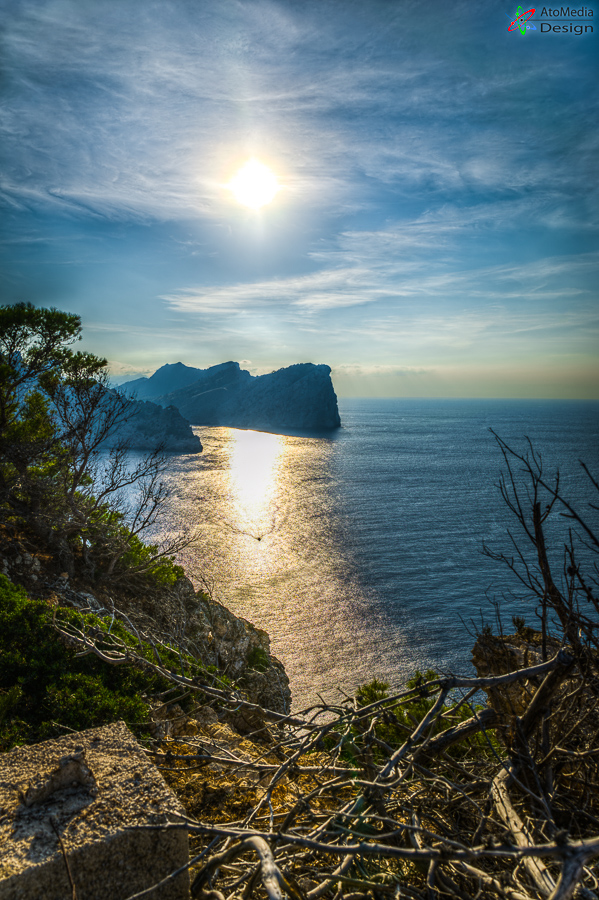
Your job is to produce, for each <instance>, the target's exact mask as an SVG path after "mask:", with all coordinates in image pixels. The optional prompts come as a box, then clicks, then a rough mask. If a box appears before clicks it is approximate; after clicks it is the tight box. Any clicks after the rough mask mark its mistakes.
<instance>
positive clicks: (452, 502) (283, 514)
mask: <svg viewBox="0 0 599 900" xmlns="http://www.w3.org/2000/svg"><path fill="white" fill-rule="evenodd" d="M340 412H341V418H342V421H343V427H342V428H341V429H340V430H339V431H338V432H337V433H335V435H334V436H333V437H331V436H322V435H321V436H310V437H306V436H302V437H297V436H296V437H293V436H282V435H270V434H263V433H258V432H251V431H241V430H236V429H230V428H199V429H197V432H198V433H199V434H200V437H201V439H202V442H203V444H204V452H203V453H202V454H201V455H200V456H183V457H176V456H174V457H172V458H171V466H170V469H169V475H168V477H169V481H170V483H171V485H172V487H173V500H172V504H171V509H170V512H169V524H170V526H171V527H173V528H177V527H179V526H181V525H189V526H191V527H194V528H196V529H197V532H198V540H197V542H196V544H195V545H194V546H193V548H189V549H188V550H187V551H186V553H185V554H184V555H183V559H182V561H183V563H184V564H185V566H186V568H187V569H188V571H189V572H190V574H191V575H192V577H193V578H194V580H195V581H196V583H199V581H200V579H201V578H203V579H205V580H206V581H207V582H208V583H209V585H210V586H211V588H212V589H213V590H214V594H215V596H216V597H217V598H218V599H220V600H222V602H224V603H225V604H226V605H228V606H229V607H230V608H231V609H232V610H233V611H234V612H236V613H237V614H239V615H242V616H244V617H246V618H248V619H250V620H251V621H252V622H254V623H255V624H256V625H258V626H259V627H261V628H264V629H266V630H267V631H268V632H269V634H270V636H271V639H272V646H273V650H274V652H275V653H276V654H277V656H279V658H280V659H281V660H282V661H283V662H284V664H285V666H286V669H287V672H288V674H289V676H290V679H291V682H292V688H293V696H294V706H295V707H296V708H298V709H299V708H300V707H302V706H305V705H307V704H308V703H309V702H311V701H312V700H314V699H315V698H316V696H317V694H318V693H319V692H321V693H324V694H325V695H326V696H328V697H332V696H333V688H334V687H335V686H339V687H340V688H342V689H343V690H346V691H348V692H351V691H352V690H353V689H354V688H355V687H356V686H357V685H359V684H360V683H363V682H364V681H367V680H369V679H370V678H372V677H373V676H375V675H376V676H377V677H379V678H383V679H385V680H387V681H390V682H392V683H399V682H401V681H402V680H403V679H404V678H406V677H407V676H409V675H410V674H411V673H412V672H413V671H414V669H415V668H417V667H419V668H421V669H423V668H427V667H429V666H433V667H437V668H439V669H441V670H453V671H456V670H461V671H470V648H471V645H472V643H473V638H472V635H471V634H470V633H469V632H468V630H467V628H466V627H465V626H464V624H463V622H465V623H466V624H467V625H468V626H469V627H472V626H471V624H470V623H471V622H472V620H474V621H475V622H476V623H477V624H478V625H479V626H480V622H481V610H482V614H483V615H484V616H485V617H486V618H487V619H492V617H493V608H492V606H491V604H490V602H489V599H488V598H489V597H493V596H495V597H497V598H500V597H502V596H504V597H505V599H503V600H502V609H503V615H504V618H505V621H506V623H507V624H508V625H509V624H510V622H511V616H512V614H514V613H518V614H525V615H528V618H529V619H530V618H531V610H530V609H527V608H526V606H525V604H524V603H523V601H522V600H520V599H519V598H518V597H516V596H513V595H512V594H511V593H510V591H511V590H512V589H516V587H517V586H516V585H515V584H514V583H513V582H512V581H509V580H508V578H507V572H504V571H503V570H501V569H500V568H498V567H497V566H496V565H494V564H493V563H491V562H490V561H489V560H488V559H486V558H485V557H483V556H482V555H481V552H480V551H481V544H482V540H483V539H485V540H486V541H487V542H489V543H491V544H493V545H495V546H496V547H499V546H501V547H504V548H506V547H507V539H506V536H505V530H506V527H507V526H508V525H509V524H511V523H510V520H509V517H508V515H507V513H506V510H505V509H504V507H503V506H502V504H501V502H500V500H499V497H498V491H497V488H496V484H497V481H498V477H499V473H500V470H501V465H502V460H501V456H500V453H499V451H498V449H497V446H496V444H495V441H494V439H493V437H492V435H490V433H489V430H488V429H489V427H493V428H494V429H495V430H496V431H497V432H498V433H499V434H500V435H501V436H502V437H503V438H504V439H506V440H508V441H509V442H512V443H513V444H514V446H516V447H519V448H523V446H524V444H523V440H522V438H523V436H524V435H528V436H529V437H530V438H531V439H532V440H533V441H534V443H535V446H536V447H537V448H538V449H539V450H541V451H542V453H543V456H544V459H545V463H546V465H547V468H548V470H549V469H551V468H552V467H553V466H555V465H556V464H559V466H560V468H561V469H562V471H563V476H564V480H563V484H564V486H565V487H566V488H567V490H568V491H569V492H570V493H571V494H572V495H574V496H578V497H579V499H581V500H582V499H585V498H587V496H588V494H589V492H588V490H587V487H586V484H585V483H584V481H583V479H582V478H581V474H580V470H579V466H578V463H577V460H578V458H579V457H580V458H583V459H584V460H585V461H586V462H587V463H588V464H589V466H591V467H592V468H594V469H595V471H597V470H598V469H599V454H598V448H599V404H598V403H590V402H588V403H584V402H561V401H560V402H557V401H555V402H554V401H498V400H496V401H492V400H488V401H478V400H443V401H434V400H351V401H350V400H346V401H342V402H341V403H340ZM462 620H463V621H462Z"/></svg>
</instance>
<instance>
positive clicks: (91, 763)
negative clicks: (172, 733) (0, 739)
mask: <svg viewBox="0 0 599 900" xmlns="http://www.w3.org/2000/svg"><path fill="white" fill-rule="evenodd" d="M184 815H185V813H184V810H183V808H182V807H181V805H180V804H179V801H178V800H177V799H176V797H175V796H174V795H173V794H172V792H171V791H170V789H169V788H168V787H167V785H166V784H165V782H164V779H163V778H162V776H161V775H160V773H159V771H158V769H157V768H156V767H155V766H154V765H153V764H152V763H150V762H149V761H148V759H147V758H146V755H145V754H144V753H143V751H142V750H141V748H140V746H139V744H138V743H137V741H136V740H135V738H134V737H133V735H132V734H131V732H130V731H129V729H128V728H127V726H126V725H125V724H124V723H123V722H117V723H114V724H112V725H106V726H104V727H102V728H92V729H89V730H88V731H82V732H78V733H77V734H71V735H69V736H67V737H63V738H59V739H58V740H54V741H45V742H44V743H42V744H36V745H33V746H28V747H19V748H17V749H15V750H11V751H9V752H8V753H3V754H0V900H70V898H71V897H72V896H73V891H72V888H71V883H70V879H69V875H68V871H67V862H68V868H69V869H70V873H71V878H72V880H73V883H74V885H75V888H76V894H77V900H126V898H127V897H130V896H131V895H133V894H135V893H137V892H139V891H142V890H144V889H146V888H149V887H150V886H152V885H153V884H156V883H158V882H159V881H161V880H162V879H164V878H166V877H167V876H168V875H170V874H171V873H172V872H174V871H175V870H176V869H178V868H179V867H181V866H183V865H185V864H186V863H187V861H188V859H189V847H188V836H187V829H186V827H185V825H184V823H183V822H182V817H183V816H184ZM167 823H179V824H178V825H176V827H172V828H160V827H156V826H165V825H167ZM148 826H154V827H148ZM59 836H60V840H59ZM61 844H62V846H61ZM65 857H66V861H65ZM188 897H189V876H188V873H187V872H185V873H184V874H181V875H179V876H177V878H175V879H173V880H171V881H170V882H168V883H167V884H166V885H164V886H163V887H161V888H159V889H157V890H155V891H152V893H151V894H149V895H148V900H188Z"/></svg>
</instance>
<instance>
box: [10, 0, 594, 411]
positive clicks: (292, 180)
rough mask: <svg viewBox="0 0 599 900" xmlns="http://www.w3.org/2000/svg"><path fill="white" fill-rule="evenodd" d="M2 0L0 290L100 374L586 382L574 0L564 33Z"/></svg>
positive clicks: (490, 7) (237, 5) (455, 6)
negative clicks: (259, 175) (67, 315)
mask: <svg viewBox="0 0 599 900" xmlns="http://www.w3.org/2000/svg"><path fill="white" fill-rule="evenodd" d="M0 7H2V28H3V36H2V45H3V46H2V58H3V63H2V67H3V68H2V73H1V77H0V89H1V90H2V93H3V106H2V111H1V112H0V131H1V134H2V137H1V147H2V150H1V151H0V152H1V154H2V156H1V160H0V204H1V206H2V210H1V216H2V226H1V227H2V233H1V235H0V254H1V276H0V286H1V292H2V302H3V303H13V302H17V301H19V300H29V301H31V302H33V303H36V304H38V305H46V306H48V305H55V306H57V307H59V308H61V309H66V310H69V311H72V312H76V313H78V314H79V315H81V317H82V320H83V324H84V335H85V339H84V346H85V347H86V348H88V349H90V350H93V351H94V352H96V353H98V354H101V355H103V356H106V357H108V359H109V360H110V364H111V369H112V371H113V373H114V375H115V376H117V377H120V378H125V377H137V376H138V375H140V374H150V373H151V372H153V371H154V370H155V369H156V368H157V367H158V366H160V365H162V364H164V363H166V362H176V361H178V360H181V361H182V362H185V363H187V364H188V365H195V366H200V367H205V366H208V365H212V364H215V363H219V362H223V361H225V360H227V359H236V360H239V361H245V364H246V366H247V367H248V368H249V369H250V370H251V371H252V372H254V373H257V372H264V371H270V370H272V369H274V368H278V367H280V366H283V365H289V364H291V363H295V362H307V361H311V362H315V363H319V362H326V363H328V364H329V365H330V366H332V368H333V378H334V383H335V386H336V388H337V390H338V392H339V393H340V394H341V395H363V396H394V395H399V396H498V397H509V396H513V397H521V396H522V397H598V396H599V364H598V361H597V351H598V348H599V339H598V338H599V329H598V320H599V303H598V299H597V291H598V285H599V277H598V275H597V262H598V258H599V244H598V240H597V236H598V225H599V213H598V203H597V200H598V192H599V187H598V186H599V179H598V177H597V175H598V172H597V148H598V144H599V125H598V123H599V115H598V103H597V97H598V85H599V79H598V77H597V76H598V74H599V73H598V69H599V65H598V61H599V43H598V41H599V14H598V10H597V5H596V4H595V3H591V4H590V5H589V3H587V4H586V9H587V10H591V11H592V12H593V13H594V15H593V17H589V18H587V19H585V20H584V21H585V22H587V23H592V24H593V27H594V31H593V33H592V34H591V33H587V34H583V35H582V36H580V37H579V36H576V35H575V34H572V33H553V32H552V33H549V34H547V33H544V34H541V33H540V29H539V28H537V31H536V32H531V31H529V32H528V33H527V34H526V35H525V36H522V35H520V34H519V33H518V32H515V33H514V32H512V33H508V31H507V28H508V25H509V24H510V17H515V7H513V8H512V7H511V6H510V5H509V3H503V2H495V0H488V2H482V3H477V4H473V3H465V2H460V0H457V2H451V3H450V2H447V0H427V2H426V3H423V2H420V3H416V2H412V0H380V2H377V0H374V2H373V0H369V2H365V0H362V2H359V3H358V2H346V0H335V2H331V0H301V2H299V0H295V2H283V0H274V2H273V0H268V2H260V0H243V2H237V0H236V2H231V0H193V2H191V0H190V2H186V0H163V2H148V0H126V2H124V0H35V2H16V0H15V2H11V0H3V2H0ZM574 8H576V9H579V8H581V7H579V6H576V7H572V9H574ZM539 12H540V8H538V9H537V13H539ZM570 21H573V22H578V21H579V20H578V19H577V18H572V19H571V20H570ZM580 21H583V20H582V19H581V20H580ZM250 157H256V158H258V159H259V160H261V161H262V162H264V163H265V164H267V165H268V166H269V167H270V168H271V169H272V170H273V171H274V172H275V173H276V174H277V176H278V178H279V183H280V185H281V189H280V191H279V193H278V195H277V197H276V198H275V200H274V201H273V202H272V204H270V205H268V206H266V207H263V208H262V209H261V210H260V211H257V212H256V211H253V210H249V209H247V208H246V207H242V206H240V205H239V204H238V203H236V201H235V199H234V197H233V196H232V194H231V192H230V191H229V190H227V189H226V185H227V183H228V182H229V180H230V179H231V177H232V176H233V174H234V173H235V171H236V170H237V169H238V168H239V166H241V165H242V164H243V163H244V162H245V161H246V160H247V159H248V158H250Z"/></svg>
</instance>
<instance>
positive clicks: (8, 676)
mask: <svg viewBox="0 0 599 900" xmlns="http://www.w3.org/2000/svg"><path fill="white" fill-rule="evenodd" d="M52 615H53V611H52V608H51V607H50V606H49V605H48V604H47V603H46V602H44V601H42V600H30V599H29V598H28V597H27V595H26V594H25V592H24V591H23V589H22V588H19V587H16V586H15V585H13V584H12V583H11V582H10V581H9V580H8V579H7V578H6V577H5V576H4V575H0V658H1V659H2V666H1V667H0V750H8V749H10V748H11V747H12V746H15V745H16V744H23V743H35V742H36V741H40V740H45V739H46V738H49V737H53V736H57V735H61V734H64V730H65V728H66V729H69V728H70V729H74V730H80V729H85V728H92V727H94V726H98V725H105V724H107V723H108V722H113V721H116V720H118V719H124V720H125V721H126V722H127V724H128V725H131V726H133V727H134V730H135V731H136V732H137V734H138V735H140V736H143V735H144V734H146V733H147V729H146V728H144V725H146V724H149V707H148V703H147V700H146V699H144V696H147V695H148V694H151V693H153V692H158V691H161V690H164V689H165V688H167V687H169V686H170V685H169V683H168V682H167V681H166V679H164V678H161V677H160V676H157V675H154V674H152V673H148V672H146V671H142V670H141V669H140V668H135V667H134V666H118V667H117V666H111V665H107V664H106V663H104V662H102V661H101V660H100V659H98V658H97V657H95V656H86V657H82V658H80V657H77V656H75V653H74V651H73V650H72V649H71V648H70V647H67V646H65V644H64V643H63V642H62V641H61V640H60V639H59V638H58V636H57V634H56V632H55V631H54V629H53V628H52ZM61 618H62V619H63V620H67V621H70V622H72V623H77V622H78V621H80V620H81V614H80V613H78V612H77V611H75V610H64V609H63V610H61ZM86 619H89V620H92V619H95V617H94V616H86ZM96 622H97V623H98V624H100V623H99V622H98V620H96ZM113 632H115V633H118V635H119V637H121V639H124V640H126V642H128V643H130V644H131V646H133V645H134V644H137V642H136V641H135V639H134V638H133V637H132V635H130V634H128V633H127V632H126V630H125V629H124V628H123V627H122V625H120V624H119V623H114V624H113ZM146 652H147V653H148V656H149V654H150V648H147V649H146ZM174 660H175V654H174V653H173V661H174ZM61 726H63V727H61Z"/></svg>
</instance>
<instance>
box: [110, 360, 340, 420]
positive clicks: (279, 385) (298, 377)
mask: <svg viewBox="0 0 599 900" xmlns="http://www.w3.org/2000/svg"><path fill="white" fill-rule="evenodd" d="M177 365H180V364H177ZM164 368H166V367H163V369H164ZM170 368H171V369H172V368H174V367H170ZM182 368H183V369H184V370H185V371H184V372H180V373H179V374H180V375H181V377H183V378H185V379H187V378H190V377H191V375H192V373H193V372H196V373H199V375H198V377H197V378H196V379H195V380H194V381H193V382H192V383H191V384H188V385H187V386H185V387H181V388H179V389H177V390H175V391H171V392H170V393H167V394H149V393H148V392H149V391H150V390H158V389H160V386H161V385H162V384H164V383H165V382H167V381H169V380H171V377H170V376H171V375H174V373H170V372H169V373H165V375H164V376H162V375H161V373H162V372H163V369H159V370H158V372H155V373H154V375H153V376H152V378H149V379H139V380H138V381H137V382H132V383H131V384H129V385H127V386H126V389H127V390H128V391H129V392H131V393H132V394H134V395H136V396H138V397H139V396H142V393H143V395H144V396H151V397H152V399H153V400H155V402H156V403H159V404H160V405H161V406H169V405H172V406H175V407H176V408H177V409H178V410H179V412H180V413H181V415H183V416H184V417H185V418H186V419H188V420H189V422H191V423H192V424H193V425H227V426H230V427H232V428H255V429H257V430H262V431H277V430H287V429H289V430H300V431H304V430H305V431H323V430H330V429H333V428H338V427H339V426H340V424H341V420H340V418H339V410H338V408H337V397H336V395H335V391H334V389H333V383H332V381H331V370H330V368H329V366H325V365H313V364H312V363H300V364H298V365H294V366H288V367H287V368H284V369H279V370H278V371H276V372H271V373H270V374H268V375H258V376H252V375H250V373H249V372H247V371H246V370H244V369H242V368H241V367H240V365H239V363H236V362H227V363H222V364H221V365H219V366H212V367H211V368H209V369H205V370H201V369H195V370H192V369H190V368H188V367H186V366H183V367H182ZM167 375H168V376H169V377H168V378H167V377H166V376H167ZM154 379H155V381H154V385H153V387H152V384H151V383H152V382H153V380H154Z"/></svg>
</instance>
